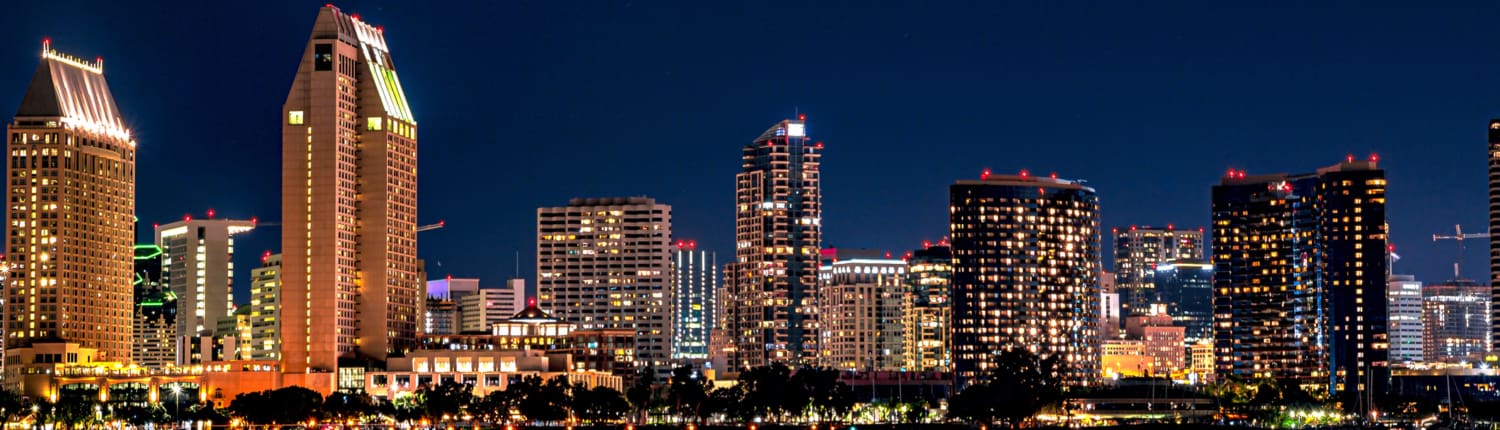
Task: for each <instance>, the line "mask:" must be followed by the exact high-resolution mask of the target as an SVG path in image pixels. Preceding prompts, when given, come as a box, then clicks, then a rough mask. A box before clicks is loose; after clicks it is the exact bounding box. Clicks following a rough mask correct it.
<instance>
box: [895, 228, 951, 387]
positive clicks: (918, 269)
mask: <svg viewBox="0 0 1500 430" xmlns="http://www.w3.org/2000/svg"><path fill="white" fill-rule="evenodd" d="M906 283H907V291H908V292H909V294H907V296H908V297H910V299H909V305H908V307H907V312H906V313H907V317H906V324H905V326H904V328H905V330H906V342H905V346H904V349H905V352H906V356H907V359H906V362H905V363H904V364H903V365H904V366H905V367H906V368H907V369H908V370H919V371H929V370H930V371H947V370H948V368H949V366H951V365H952V364H953V355H952V354H951V353H950V349H951V348H952V346H951V345H949V342H948V340H949V335H950V332H951V330H950V329H951V326H950V325H949V323H948V321H949V319H950V318H949V317H950V315H951V312H950V309H949V307H948V289H949V286H951V285H952V284H953V251H952V248H949V247H948V242H947V241H946V240H945V241H943V242H942V243H941V244H939V245H936V246H930V245H929V244H923V247H922V249H918V250H914V251H912V252H911V253H910V254H909V257H907V260H906Z"/></svg>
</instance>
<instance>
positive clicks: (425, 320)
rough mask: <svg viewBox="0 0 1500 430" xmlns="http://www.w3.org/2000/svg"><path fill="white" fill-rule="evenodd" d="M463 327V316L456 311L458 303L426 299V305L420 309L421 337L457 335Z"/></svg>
mask: <svg viewBox="0 0 1500 430" xmlns="http://www.w3.org/2000/svg"><path fill="white" fill-rule="evenodd" d="M465 297H468V296H465ZM463 326H464V324H463V314H462V313H460V312H459V311H458V302H456V301H453V300H452V299H439V298H436V297H431V296H428V297H427V303H426V305H425V306H423V307H422V328H421V332H422V334H423V335H430V334H458V332H459V330H461V329H463Z"/></svg>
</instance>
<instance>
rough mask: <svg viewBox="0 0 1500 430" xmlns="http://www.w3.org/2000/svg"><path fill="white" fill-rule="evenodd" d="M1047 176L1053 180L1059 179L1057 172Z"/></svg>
mask: <svg viewBox="0 0 1500 430" xmlns="http://www.w3.org/2000/svg"><path fill="white" fill-rule="evenodd" d="M1047 176H1049V177H1051V178H1052V179H1057V172H1052V174H1050V175H1047Z"/></svg>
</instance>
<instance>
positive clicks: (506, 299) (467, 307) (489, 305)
mask: <svg viewBox="0 0 1500 430" xmlns="http://www.w3.org/2000/svg"><path fill="white" fill-rule="evenodd" d="M508 284H509V286H510V287H511V288H480V289H479V290H478V291H477V292H475V293H472V294H465V295H463V298H461V299H459V300H458V312H459V322H460V324H461V327H460V329H459V330H460V331H461V332H488V331H490V326H493V325H495V323H499V322H501V321H505V320H506V319H509V318H510V317H511V316H514V315H515V314H516V312H520V311H521V309H522V308H523V307H522V306H521V303H522V301H523V300H525V299H526V297H525V291H524V290H522V291H520V294H517V290H516V289H514V287H515V286H517V285H519V284H517V283H508ZM522 288H524V286H522Z"/></svg>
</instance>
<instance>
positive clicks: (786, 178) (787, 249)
mask: <svg viewBox="0 0 1500 430" xmlns="http://www.w3.org/2000/svg"><path fill="white" fill-rule="evenodd" d="M805 120H806V118H805V117H803V116H798V117H797V119H796V120H783V121H781V122H779V123H776V125H773V126H771V128H769V129H766V131H765V133H761V135H760V137H757V138H755V140H753V141H751V142H750V144H748V145H745V147H744V148H743V150H742V151H741V161H742V163H741V165H740V167H741V171H740V173H738V174H736V175H735V204H736V206H735V213H734V221H735V223H734V238H735V259H734V261H733V262H732V263H730V265H729V269H728V272H729V275H728V276H729V277H728V282H729V285H727V289H728V290H729V294H730V295H731V296H732V301H730V302H728V303H729V305H730V306H729V307H728V309H726V311H727V312H728V313H729V315H728V316H727V318H726V320H727V321H726V323H727V324H729V326H728V332H729V333H728V336H730V338H729V339H728V341H729V346H728V347H727V348H728V349H729V357H728V367H729V369H731V370H743V369H747V368H751V367H757V366H764V365H767V364H770V363H773V362H790V363H794V364H812V363H813V362H814V360H815V358H816V357H817V350H818V317H817V315H816V314H815V312H816V309H817V307H818V304H817V301H816V295H817V287H818V284H817V282H818V252H819V251H820V250H821V247H822V235H823V233H822V231H823V227H822V224H823V203H822V201H823V192H822V186H821V185H820V184H821V182H822V180H821V177H820V176H819V175H820V173H819V165H820V163H821V158H822V153H823V144H822V143H821V142H818V143H813V142H811V141H810V140H809V139H808V137H807V123H806V122H805Z"/></svg>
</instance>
